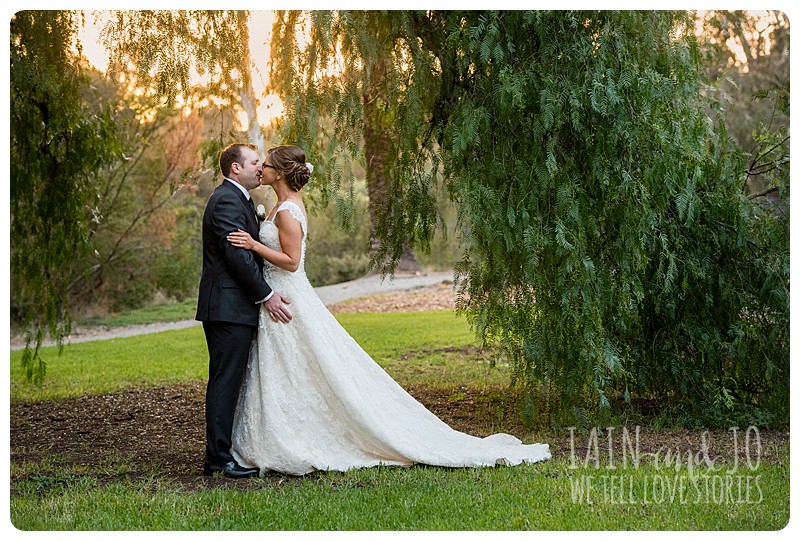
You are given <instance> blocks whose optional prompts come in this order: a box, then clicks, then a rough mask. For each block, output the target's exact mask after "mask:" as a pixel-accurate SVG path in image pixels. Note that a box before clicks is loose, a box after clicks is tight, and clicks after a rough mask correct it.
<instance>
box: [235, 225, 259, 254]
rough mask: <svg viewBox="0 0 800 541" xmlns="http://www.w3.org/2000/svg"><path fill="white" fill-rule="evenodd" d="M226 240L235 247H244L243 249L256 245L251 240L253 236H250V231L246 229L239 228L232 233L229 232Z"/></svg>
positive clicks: (250, 248)
mask: <svg viewBox="0 0 800 541" xmlns="http://www.w3.org/2000/svg"><path fill="white" fill-rule="evenodd" d="M228 242H230V243H231V244H232V245H234V246H236V247H237V248H244V249H245V250H252V249H253V248H255V247H256V243H255V241H254V240H253V237H251V236H250V233H248V232H247V231H242V230H241V229H238V230H236V231H235V232H233V233H229V234H228Z"/></svg>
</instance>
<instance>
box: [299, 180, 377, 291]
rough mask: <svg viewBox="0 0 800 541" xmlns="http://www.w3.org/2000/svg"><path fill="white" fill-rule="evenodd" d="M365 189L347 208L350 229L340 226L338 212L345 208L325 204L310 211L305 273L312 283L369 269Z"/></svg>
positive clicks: (350, 277)
mask: <svg viewBox="0 0 800 541" xmlns="http://www.w3.org/2000/svg"><path fill="white" fill-rule="evenodd" d="M367 205H368V203H367V199H366V195H365V194H364V190H363V189H362V190H359V195H358V196H357V199H356V201H355V202H354V203H353V205H352V207H349V210H350V211H351V212H352V216H351V217H349V218H347V219H349V220H350V221H351V223H352V225H353V229H352V230H348V229H343V228H341V227H339V223H341V220H339V219H338V218H337V215H338V214H339V213H340V212H342V211H344V210H345V209H347V208H348V207H344V208H342V209H341V210H340V206H337V205H328V206H326V207H325V208H323V209H320V210H318V211H316V212H313V213H311V214H309V224H308V227H309V237H308V249H307V251H306V263H305V268H306V274H307V275H308V279H309V281H310V282H311V283H312V284H313V285H314V286H324V285H328V284H337V283H340V282H346V281H348V280H354V279H356V278H359V277H361V276H364V274H366V272H367V271H368V270H369V257H368V256H367V253H366V252H367V247H368V243H369V238H368V237H369V213H368V212H367Z"/></svg>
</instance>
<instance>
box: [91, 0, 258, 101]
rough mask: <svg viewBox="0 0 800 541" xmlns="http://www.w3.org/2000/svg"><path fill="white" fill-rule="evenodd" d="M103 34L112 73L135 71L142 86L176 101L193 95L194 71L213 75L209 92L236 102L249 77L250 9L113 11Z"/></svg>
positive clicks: (208, 88) (168, 99)
mask: <svg viewBox="0 0 800 541" xmlns="http://www.w3.org/2000/svg"><path fill="white" fill-rule="evenodd" d="M114 14H115V18H114V19H113V20H112V21H111V22H110V23H109V24H108V25H107V26H106V28H105V29H104V31H103V38H104V40H105V42H106V44H107V45H108V46H109V47H110V65H111V67H112V69H113V70H122V71H123V72H127V70H128V68H129V66H131V65H132V66H135V67H136V76H137V79H138V83H139V84H140V85H141V86H142V87H150V86H152V88H154V89H155V90H156V93H157V94H158V95H159V96H163V97H165V98H166V99H167V102H168V103H170V104H171V103H173V102H174V100H175V98H176V97H177V96H178V94H187V93H189V92H190V75H191V72H192V70H193V69H195V70H197V72H198V73H199V74H201V75H209V76H210V80H211V82H210V84H209V85H208V87H207V88H206V90H207V92H208V93H210V94H213V95H215V96H227V97H229V98H233V99H236V98H235V95H236V92H237V91H238V90H239V89H240V88H242V87H243V86H246V85H247V81H248V80H249V77H250V70H249V68H250V66H249V65H248V63H249V58H250V55H249V51H248V49H247V46H248V44H247V40H246V39H241V38H242V36H245V38H246V35H247V24H246V23H247V12H246V11H223V10H181V11H175V10H172V11H170V10H156V11H143V10H138V11H128V10H118V11H115V12H114Z"/></svg>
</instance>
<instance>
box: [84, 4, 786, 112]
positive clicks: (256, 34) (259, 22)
mask: <svg viewBox="0 0 800 541" xmlns="http://www.w3.org/2000/svg"><path fill="white" fill-rule="evenodd" d="M610 7H613V6H610ZM110 13H111V12H110V11H95V12H87V18H86V26H85V27H84V28H83V30H82V31H81V33H80V40H81V43H82V46H83V51H84V54H85V55H86V57H87V58H88V59H89V61H90V62H91V63H92V64H93V65H94V66H95V67H96V68H97V69H99V70H101V71H105V70H106V69H107V65H108V58H107V52H106V50H105V48H104V47H103V45H102V44H101V43H100V38H99V36H100V30H101V29H102V26H103V25H104V24H105V22H106V21H107V20H108V15H109V14H110ZM701 13H702V12H701ZM750 13H751V14H752V15H753V16H755V17H758V18H759V19H760V21H759V24H758V30H759V31H763V30H764V29H765V28H767V27H768V26H769V25H770V24H771V22H772V20H771V19H772V16H771V14H770V13H769V12H767V11H751V12H750ZM274 20H275V15H274V12H273V11H271V10H260V11H252V12H251V16H250V23H249V31H250V53H251V57H252V62H253V66H252V76H253V85H254V87H255V91H256V96H257V97H258V99H259V107H258V118H259V122H260V123H261V124H262V125H268V124H269V123H270V121H271V120H272V119H273V118H276V117H279V116H281V115H282V114H283V111H284V108H283V104H282V103H281V100H280V98H279V97H278V96H277V95H276V94H268V95H264V92H265V89H266V86H267V84H268V77H269V75H268V73H267V72H268V65H269V40H270V35H271V32H272V24H273V22H274ZM702 31H703V29H702V22H700V21H698V26H697V32H698V33H701V32H702ZM726 45H727V46H728V47H729V48H730V49H731V50H732V51H733V52H734V53H735V54H736V58H737V61H738V62H739V63H740V64H744V63H746V56H745V54H744V52H743V50H742V46H741V44H740V43H738V42H737V41H736V40H735V39H734V38H730V39H729V40H728V41H727V42H726ZM743 70H744V71H747V67H746V66H744V67H743ZM207 79H208V76H204V77H201V76H200V75H198V74H197V73H195V74H194V78H193V82H195V83H196V84H202V83H203V81H204V80H207ZM240 116H241V122H242V125H246V122H247V121H246V115H245V113H244V112H241V113H240Z"/></svg>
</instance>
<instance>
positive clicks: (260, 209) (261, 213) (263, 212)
mask: <svg viewBox="0 0 800 541" xmlns="http://www.w3.org/2000/svg"><path fill="white" fill-rule="evenodd" d="M256 216H258V221H259V222H263V221H264V220H266V219H267V209H266V208H264V205H258V206H257V207H256Z"/></svg>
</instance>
